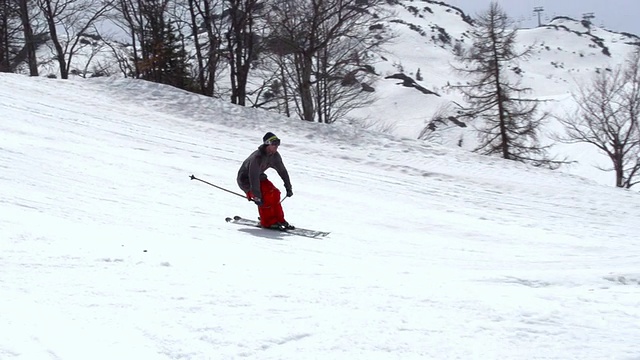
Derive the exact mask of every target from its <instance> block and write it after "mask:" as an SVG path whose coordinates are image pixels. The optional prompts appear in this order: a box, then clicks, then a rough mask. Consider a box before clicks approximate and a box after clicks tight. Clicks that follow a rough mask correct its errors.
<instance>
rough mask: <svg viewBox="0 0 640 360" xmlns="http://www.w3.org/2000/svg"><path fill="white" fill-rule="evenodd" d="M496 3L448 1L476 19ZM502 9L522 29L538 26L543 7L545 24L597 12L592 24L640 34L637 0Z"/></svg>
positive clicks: (514, 4)
mask: <svg viewBox="0 0 640 360" xmlns="http://www.w3.org/2000/svg"><path fill="white" fill-rule="evenodd" d="M491 1H492V0H446V1H444V2H446V3H449V4H451V5H453V6H457V7H459V8H460V9H462V11H464V12H465V13H466V14H468V15H471V16H475V15H476V14H477V13H479V12H482V11H484V10H486V9H487V8H488V7H489V4H490V3H491ZM497 1H498V3H499V4H500V6H501V7H502V8H503V9H504V10H505V11H506V12H507V14H509V16H511V17H512V18H513V19H514V20H515V21H516V22H517V23H518V25H519V26H520V27H533V26H537V25H538V15H537V13H536V12H534V8H537V7H542V8H543V10H544V11H543V12H542V13H541V14H540V15H541V16H540V20H541V23H542V24H544V23H545V22H548V21H550V20H551V19H553V18H554V17H556V16H568V17H571V18H574V19H577V20H579V19H582V18H583V15H584V14H588V13H593V15H594V16H595V17H594V18H593V19H592V20H591V21H592V22H593V23H594V24H595V25H597V26H601V27H604V28H606V29H609V30H613V31H617V32H628V33H631V34H635V35H639V34H640V24H638V21H637V19H636V18H637V16H636V15H637V14H638V12H639V11H640V2H639V1H637V0H609V1H605V0H581V1H569V0H564V1H552V0H497Z"/></svg>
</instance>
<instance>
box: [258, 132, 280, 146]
mask: <svg viewBox="0 0 640 360" xmlns="http://www.w3.org/2000/svg"><path fill="white" fill-rule="evenodd" d="M262 143H263V144H265V145H275V146H279V145H280V139H278V137H277V136H276V135H275V134H274V133H272V132H268V133H266V134H264V136H263V137H262Z"/></svg>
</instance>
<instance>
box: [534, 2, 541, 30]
mask: <svg viewBox="0 0 640 360" xmlns="http://www.w3.org/2000/svg"><path fill="white" fill-rule="evenodd" d="M543 11H544V8H543V7H542V6H536V7H534V8H533V12H535V13H538V27H540V26H542V21H541V20H540V14H542V12H543Z"/></svg>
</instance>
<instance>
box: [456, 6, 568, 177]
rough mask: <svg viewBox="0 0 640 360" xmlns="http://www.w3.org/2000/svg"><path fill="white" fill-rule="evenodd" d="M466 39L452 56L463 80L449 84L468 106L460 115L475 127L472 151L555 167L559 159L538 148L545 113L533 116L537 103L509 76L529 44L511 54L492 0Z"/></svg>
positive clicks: (507, 25) (504, 20) (508, 30)
mask: <svg viewBox="0 0 640 360" xmlns="http://www.w3.org/2000/svg"><path fill="white" fill-rule="evenodd" d="M472 41H473V43H472V46H471V48H470V49H469V50H467V51H463V52H461V53H460V54H459V56H458V59H459V60H460V62H461V63H462V64H463V67H456V70H458V71H460V72H461V73H463V74H465V77H466V78H468V79H469V80H468V82H467V83H466V84H461V85H456V86H453V87H454V88H457V89H458V90H460V91H461V92H462V94H463V95H464V97H465V100H466V102H467V104H468V107H466V108H465V109H464V110H463V114H464V116H466V117H469V118H471V119H473V121H474V122H475V123H476V128H477V129H478V131H479V140H480V143H479V145H478V147H477V148H476V149H475V151H477V152H479V153H482V154H484V155H493V154H499V155H500V156H501V157H503V158H505V159H509V160H515V161H521V162H527V163H531V164H533V165H536V166H539V165H544V166H547V167H550V168H557V167H558V166H559V165H560V164H561V163H562V162H559V161H554V160H551V159H549V157H548V155H547V149H548V146H541V145H540V142H539V138H538V134H539V128H540V125H541V124H542V123H543V121H544V120H545V119H546V117H547V114H541V115H539V114H538V105H539V103H540V101H539V100H536V99H528V98H526V97H525V95H526V94H527V93H529V92H530V91H531V89H529V88H525V87H522V86H521V85H520V81H519V80H514V78H515V77H517V76H518V71H519V68H518V60H519V59H520V58H524V57H526V56H528V53H529V51H530V48H529V49H527V50H526V51H525V52H522V53H518V52H516V50H515V48H514V45H515V42H516V31H515V29H514V28H513V22H512V21H511V19H509V17H508V16H507V14H506V13H505V12H504V11H503V10H502V9H501V8H500V6H499V5H498V4H497V3H496V2H492V3H491V5H490V7H489V10H487V11H486V12H484V13H482V14H480V15H479V17H478V18H477V19H476V20H475V30H474V31H473V33H472ZM516 70H518V71H516Z"/></svg>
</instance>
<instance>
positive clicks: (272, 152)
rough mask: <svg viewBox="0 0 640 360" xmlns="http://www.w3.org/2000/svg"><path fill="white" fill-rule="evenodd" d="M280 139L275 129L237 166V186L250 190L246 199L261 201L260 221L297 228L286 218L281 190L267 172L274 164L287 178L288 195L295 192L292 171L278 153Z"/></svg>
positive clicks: (274, 227)
mask: <svg viewBox="0 0 640 360" xmlns="http://www.w3.org/2000/svg"><path fill="white" fill-rule="evenodd" d="M279 145H280V139H278V137H277V136H276V135H274V134H273V133H272V132H268V133H266V134H265V135H264V137H263V138H262V145H260V146H259V147H258V150H256V151H254V152H253V153H252V154H251V155H249V157H248V158H247V159H246V160H245V161H244V162H243V163H242V166H240V170H238V178H237V181H238V186H240V189H242V191H244V192H245V193H246V194H247V199H249V201H253V202H254V203H256V205H258V214H259V215H260V224H261V225H262V227H266V228H271V229H294V226H292V225H290V224H289V223H288V222H287V221H286V220H285V219H284V211H283V210H282V205H280V190H278V188H277V187H275V186H274V185H273V183H271V181H269V180H268V179H267V175H266V174H265V173H264V172H265V171H266V170H267V169H268V168H273V169H275V170H276V171H277V172H278V175H280V177H281V178H282V181H284V187H285V189H286V191H287V197H290V196H293V191H292V190H291V181H290V180H289V173H288V172H287V168H286V167H285V166H284V163H283V162H282V157H281V156H280V154H279V153H278V146H279Z"/></svg>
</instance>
